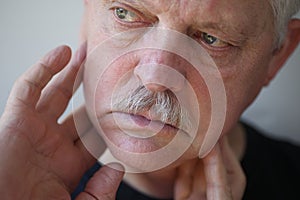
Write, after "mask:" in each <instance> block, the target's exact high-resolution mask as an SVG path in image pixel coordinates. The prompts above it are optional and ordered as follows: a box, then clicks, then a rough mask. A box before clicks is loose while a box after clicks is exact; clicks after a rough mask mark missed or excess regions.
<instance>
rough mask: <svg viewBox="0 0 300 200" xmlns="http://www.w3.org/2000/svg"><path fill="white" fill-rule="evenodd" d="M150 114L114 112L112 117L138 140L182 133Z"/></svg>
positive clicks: (175, 127) (121, 127)
mask: <svg viewBox="0 0 300 200" xmlns="http://www.w3.org/2000/svg"><path fill="white" fill-rule="evenodd" d="M149 113H150V112H144V113H138V114H135V113H129V112H122V111H113V112H111V115H112V116H113V119H114V121H115V123H116V124H117V125H118V126H119V127H120V129H122V130H124V132H125V133H127V134H128V135H130V136H133V137H137V138H144V139H145V138H151V137H153V136H167V137H174V136H175V135H176V134H177V133H178V131H182V130H181V129H180V128H178V127H177V126H174V125H173V124H171V123H168V122H164V121H162V120H160V119H159V117H157V116H154V115H150V114H149Z"/></svg>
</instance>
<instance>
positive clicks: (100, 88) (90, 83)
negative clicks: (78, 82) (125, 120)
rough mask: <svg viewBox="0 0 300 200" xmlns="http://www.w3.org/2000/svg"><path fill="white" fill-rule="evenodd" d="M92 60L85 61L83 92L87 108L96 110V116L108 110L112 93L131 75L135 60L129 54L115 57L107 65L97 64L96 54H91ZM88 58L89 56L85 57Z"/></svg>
mask: <svg viewBox="0 0 300 200" xmlns="http://www.w3.org/2000/svg"><path fill="white" fill-rule="evenodd" d="M91 57H92V58H91V60H96V61H93V62H89V61H88V62H87V64H86V65H85V70H84V80H83V85H84V93H85V99H86V105H87V107H89V109H88V110H90V111H94V112H96V115H97V117H100V116H101V115H103V114H105V112H109V110H110V105H111V102H112V95H113V94H114V91H117V90H118V88H119V87H122V81H123V82H124V79H125V78H128V76H130V77H132V76H133V68H134V67H135V65H136V61H135V60H134V58H133V57H132V56H130V55H128V56H122V57H121V58H118V59H116V60H115V61H114V62H112V63H111V64H109V65H108V66H99V64H98V62H97V60H98V59H101V58H98V56H97V55H91ZM87 60H89V58H87Z"/></svg>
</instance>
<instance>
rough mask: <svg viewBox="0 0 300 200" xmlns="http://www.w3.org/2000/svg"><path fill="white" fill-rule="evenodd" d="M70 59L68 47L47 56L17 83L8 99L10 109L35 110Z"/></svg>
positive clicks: (60, 48)
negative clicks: (57, 74) (41, 96)
mask: <svg viewBox="0 0 300 200" xmlns="http://www.w3.org/2000/svg"><path fill="white" fill-rule="evenodd" d="M70 57H71V50H70V48H69V47H67V46H60V47H57V48H55V49H54V50H52V51H50V52H49V53H48V54H47V55H45V56H44V57H43V58H42V59H41V60H40V61H39V62H38V63H37V64H35V65H33V66H32V67H31V68H29V69H28V70H27V71H26V72H25V73H24V74H23V75H22V76H21V77H20V78H18V80H17V81H16V82H15V84H14V86H13V89H12V92H11V94H10V96H9V98H8V107H9V106H12V107H21V108H23V106H26V107H30V108H31V109H35V106H36V104H37V102H38V100H39V98H40V95H41V91H42V89H43V88H44V87H45V85H46V84H47V83H48V82H49V81H50V80H51V78H52V77H53V76H54V75H55V74H56V73H58V72H59V71H60V70H62V68H63V67H65V66H66V65H67V63H68V62H69V60H70Z"/></svg>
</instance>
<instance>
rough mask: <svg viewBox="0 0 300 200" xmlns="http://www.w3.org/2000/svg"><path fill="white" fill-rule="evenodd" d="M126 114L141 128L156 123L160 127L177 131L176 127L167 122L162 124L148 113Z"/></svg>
mask: <svg viewBox="0 0 300 200" xmlns="http://www.w3.org/2000/svg"><path fill="white" fill-rule="evenodd" d="M127 114H128V115H129V116H130V117H131V119H132V120H133V121H134V122H135V123H136V124H137V125H139V126H141V127H145V126H148V125H149V124H150V123H156V124H160V125H161V126H167V127H168V128H172V129H175V130H179V128H178V127H177V126H176V125H174V124H172V123H168V122H163V121H162V120H160V119H159V118H158V117H155V116H153V115H151V114H149V112H146V113H139V114H134V113H127Z"/></svg>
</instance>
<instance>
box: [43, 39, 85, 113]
mask: <svg viewBox="0 0 300 200" xmlns="http://www.w3.org/2000/svg"><path fill="white" fill-rule="evenodd" d="M85 58H86V43H83V44H82V45H81V46H80V48H79V49H78V50H77V51H76V53H75V56H74V57H73V59H72V61H71V63H70V64H69V65H68V67H66V68H65V69H64V70H63V71H62V72H60V73H59V74H58V75H57V76H56V77H55V78H54V79H53V81H51V82H50V83H49V84H48V85H47V86H46V88H45V89H44V90H43V92H42V95H41V99H40V101H39V102H38V106H37V110H38V111H39V112H41V113H44V114H46V115H51V116H53V117H55V119H58V118H59V117H60V116H61V114H62V113H63V112H64V111H65V109H66V107H67V105H68V103H69V100H70V98H71V97H72V95H73V93H74V92H75V91H76V89H77V88H78V86H79V85H80V84H78V83H80V82H81V80H82V79H81V77H80V75H81V74H82V73H79V71H80V69H81V65H82V63H83V62H84V60H85ZM81 71H82V70H81ZM78 80H80V81H78ZM75 81H77V84H76V85H75Z"/></svg>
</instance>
